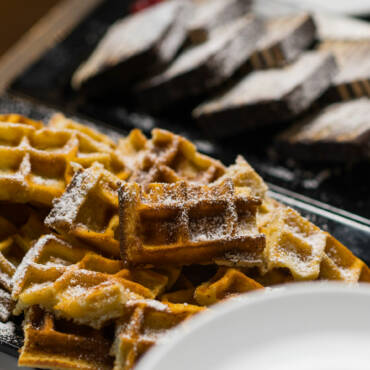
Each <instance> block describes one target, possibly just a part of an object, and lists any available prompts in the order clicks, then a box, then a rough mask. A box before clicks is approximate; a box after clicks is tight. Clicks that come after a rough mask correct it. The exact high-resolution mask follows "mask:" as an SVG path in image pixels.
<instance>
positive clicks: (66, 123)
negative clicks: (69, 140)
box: [48, 113, 116, 149]
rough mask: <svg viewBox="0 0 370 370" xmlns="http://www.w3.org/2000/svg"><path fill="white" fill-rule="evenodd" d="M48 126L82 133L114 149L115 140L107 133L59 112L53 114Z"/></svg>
mask: <svg viewBox="0 0 370 370" xmlns="http://www.w3.org/2000/svg"><path fill="white" fill-rule="evenodd" d="M48 126H49V127H52V128H57V129H62V130H66V129H67V130H74V131H78V132H80V133H82V134H84V135H87V136H89V137H90V138H91V139H93V140H95V141H96V142H99V143H102V144H105V145H107V146H108V147H110V148H112V149H115V148H116V144H115V142H114V141H113V140H112V139H110V138H109V137H108V136H107V135H104V134H101V133H100V132H99V131H96V130H94V129H92V128H90V127H88V126H86V125H83V124H81V123H78V122H76V121H73V120H71V119H69V118H67V117H66V116H64V115H63V114H61V113H56V114H54V115H53V116H52V117H51V118H50V120H49V122H48Z"/></svg>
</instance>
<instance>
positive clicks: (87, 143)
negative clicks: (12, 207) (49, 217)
mask: <svg viewBox="0 0 370 370" xmlns="http://www.w3.org/2000/svg"><path fill="white" fill-rule="evenodd" d="M63 119H64V121H63ZM65 121H66V122H65ZM53 126H57V127H59V128H53ZM51 127H52V128H49V127H45V128H39V129H38V128H35V127H34V125H32V124H27V123H9V122H5V123H2V124H1V125H0V142H1V143H2V146H1V148H0V200H7V201H12V202H20V203H34V204H42V205H46V206H51V204H52V200H53V199H54V198H56V197H59V196H61V195H62V193H63V192H64V190H65V188H66V185H67V184H68V183H69V181H70V180H71V178H72V176H73V174H74V172H75V168H76V167H77V168H78V167H83V168H87V167H90V166H91V165H92V164H93V163H94V162H100V163H102V164H103V165H104V167H105V168H107V169H108V170H109V171H111V172H112V173H113V174H115V175H116V176H117V177H118V178H121V179H125V178H127V177H128V175H129V173H128V172H127V171H126V170H125V166H124V163H123V162H122V160H121V159H119V157H118V155H117V153H116V150H115V149H112V148H111V146H112V145H113V144H112V143H111V141H110V140H109V139H108V138H107V137H105V136H103V135H101V134H98V133H95V132H94V131H93V130H91V129H88V128H83V127H80V126H78V124H77V123H73V122H70V121H69V120H67V119H66V118H61V117H60V116H59V118H58V116H57V117H55V118H54V119H52V120H51ZM102 136H103V138H101V137H102ZM93 137H94V138H93ZM97 139H100V141H97ZM107 143H108V144H109V145H108V144H107Z"/></svg>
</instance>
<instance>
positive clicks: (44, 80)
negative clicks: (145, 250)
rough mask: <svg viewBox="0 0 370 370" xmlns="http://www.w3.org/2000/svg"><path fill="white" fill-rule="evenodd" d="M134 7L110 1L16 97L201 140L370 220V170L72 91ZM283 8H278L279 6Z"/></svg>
mask: <svg viewBox="0 0 370 370" xmlns="http://www.w3.org/2000/svg"><path fill="white" fill-rule="evenodd" d="M129 3H130V2H129V1H122V0H106V1H105V2H103V3H102V5H100V6H99V7H98V8H97V9H95V10H94V11H93V12H92V13H90V14H89V15H88V16H87V17H86V18H85V19H84V20H83V21H82V22H81V23H80V24H79V25H78V26H77V27H76V28H75V29H74V30H73V31H72V32H71V33H70V34H69V35H68V36H67V37H66V38H65V39H64V40H63V41H60V42H59V43H57V44H56V45H55V46H54V47H52V48H51V49H50V50H48V51H47V52H46V53H45V54H44V55H43V56H42V57H41V58H40V59H39V60H38V61H37V62H36V63H34V64H33V65H32V66H31V67H30V68H28V69H27V70H26V71H25V72H24V73H23V74H22V75H21V76H19V77H18V78H17V80H16V81H15V82H14V83H13V84H12V86H11V88H10V91H11V92H12V93H13V94H16V95H20V96H27V97H32V98H34V99H36V100H37V101H39V102H41V103H47V104H52V105H55V106H56V107H58V108H59V109H61V110H64V111H67V112H69V113H71V114H77V115H80V114H83V115H86V116H88V117H91V118H93V119H95V120H101V121H104V122H109V123H110V124H112V125H115V126H116V127H119V128H121V129H131V128H133V127H139V128H141V129H143V131H145V132H148V131H150V129H151V128H153V127H154V126H158V127H162V128H167V129H170V130H172V131H174V132H177V133H181V134H184V135H185V136H188V137H190V138H191V139H192V140H195V141H196V142H197V144H199V146H200V149H201V150H202V151H204V152H206V153H207V154H210V155H213V156H217V157H219V158H220V159H222V160H223V161H224V162H225V163H226V164H229V163H231V162H232V161H233V160H234V158H235V156H236V155H237V154H238V153H241V154H243V155H245V157H246V158H247V159H248V161H249V162H250V163H251V164H252V165H253V166H254V167H255V168H256V170H257V171H258V172H259V173H260V174H261V175H262V176H263V177H264V178H265V180H266V181H269V182H271V183H273V184H275V185H278V186H281V187H283V188H286V189H289V190H291V191H294V192H297V193H300V194H303V195H305V196H308V197H311V198H313V199H315V200H318V201H320V202H322V203H327V204H330V205H331V206H334V207H336V208H340V209H343V210H346V211H348V212H351V213H355V214H357V215H359V216H362V217H364V218H370V196H369V188H370V180H369V177H365V176H364V173H368V172H369V169H370V164H369V163H368V162H367V163H358V164H356V165H338V164H335V165H333V164H330V163H320V164H310V163H296V162H295V161H294V160H282V159H279V158H276V155H274V152H273V150H271V147H272V143H273V137H274V134H275V133H276V131H277V130H276V129H271V130H269V129H264V130H263V131H262V132H255V133H251V134H250V133H249V134H242V135H239V136H238V138H237V139H231V140H227V141H219V142H212V143H211V142H210V141H207V140H206V138H207V136H206V135H205V134H204V133H203V132H201V131H200V130H199V129H198V128H197V126H196V125H195V123H194V122H193V121H192V120H191V118H190V117H189V115H188V110H187V109H186V107H183V106H178V107H176V111H175V112H168V113H167V114H166V115H165V116H164V117H159V118H158V119H154V118H152V117H149V116H146V115H143V114H138V113H137V112H135V109H132V108H129V106H130V103H129V100H128V99H127V98H124V97H120V98H118V99H116V100H114V99H112V98H109V99H107V100H105V101H104V100H100V101H87V100H85V99H84V98H82V97H81V96H78V95H77V94H76V93H75V92H73V91H72V89H71V87H70V79H71V76H72V74H73V72H74V71H75V69H76V68H77V67H78V66H79V65H80V63H81V62H82V61H84V60H85V59H86V58H87V57H88V55H89V54H90V53H91V51H92V50H93V49H94V46H95V45H96V44H97V42H98V41H99V39H100V38H101V36H102V35H103V34H104V32H105V30H106V29H107V28H108V26H109V25H111V24H112V23H113V22H114V21H115V20H116V19H118V18H121V17H123V16H124V15H125V14H126V13H127V11H128V6H129ZM277 4H278V2H277ZM219 148H222V151H220V150H219Z"/></svg>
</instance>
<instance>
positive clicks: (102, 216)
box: [76, 193, 117, 233]
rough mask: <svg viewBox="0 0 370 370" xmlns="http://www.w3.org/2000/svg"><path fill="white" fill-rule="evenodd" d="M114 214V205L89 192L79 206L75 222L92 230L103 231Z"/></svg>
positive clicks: (115, 211)
mask: <svg viewBox="0 0 370 370" xmlns="http://www.w3.org/2000/svg"><path fill="white" fill-rule="evenodd" d="M116 214H117V209H116V207H114V206H113V205H112V204H110V203H108V202H107V200H106V199H103V198H102V197H101V196H99V194H96V193H91V194H89V195H88V198H87V199H86V201H85V202H84V204H83V205H82V206H81V208H80V210H79V212H78V215H77V218H76V223H77V224H82V225H83V226H84V227H86V228H87V229H89V230H92V231H94V232H97V233H103V232H104V231H105V230H106V229H107V227H108V225H109V224H110V221H111V219H112V218H113V217H114V216H115V215H116Z"/></svg>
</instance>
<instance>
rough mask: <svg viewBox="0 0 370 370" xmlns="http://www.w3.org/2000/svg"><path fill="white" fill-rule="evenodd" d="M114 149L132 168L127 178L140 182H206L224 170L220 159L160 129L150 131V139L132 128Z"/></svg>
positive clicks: (180, 137) (209, 181) (214, 178)
mask: <svg viewBox="0 0 370 370" xmlns="http://www.w3.org/2000/svg"><path fill="white" fill-rule="evenodd" d="M118 151H119V153H120V155H121V156H122V158H124V160H125V163H126V164H127V166H128V167H129V168H130V169H131V170H132V176H131V177H130V181H132V182H137V183H141V184H149V183H151V182H165V183H172V182H176V181H179V180H188V181H192V182H198V183H202V184H208V183H211V182H212V181H215V180H216V179H217V178H219V177H220V176H222V175H223V174H224V172H225V167H224V166H223V165H222V164H221V162H219V161H217V160H215V159H212V158H210V157H208V156H206V155H203V154H200V153H198V152H197V150H196V147H195V145H194V144H192V143H191V142H190V141H188V140H186V139H185V138H184V137H182V136H179V135H175V134H173V133H171V132H169V131H165V130H160V129H154V130H153V131H152V138H151V139H150V140H148V139H147V138H146V137H145V136H144V135H143V133H142V132H141V131H140V130H132V131H131V133H130V135H129V136H128V137H127V138H125V139H122V140H121V141H120V142H119V145H118Z"/></svg>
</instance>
